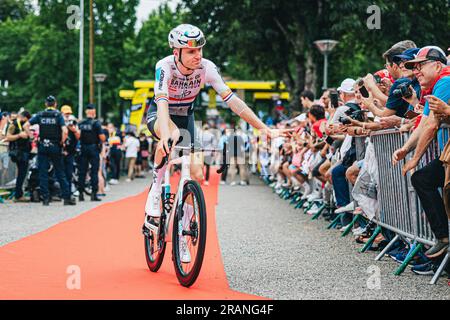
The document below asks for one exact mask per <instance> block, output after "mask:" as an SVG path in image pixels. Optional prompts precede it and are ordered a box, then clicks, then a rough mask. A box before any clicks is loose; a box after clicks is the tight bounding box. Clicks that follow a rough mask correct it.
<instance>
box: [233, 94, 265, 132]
mask: <svg viewBox="0 0 450 320" xmlns="http://www.w3.org/2000/svg"><path fill="white" fill-rule="evenodd" d="M226 103H227V105H228V106H229V107H230V109H231V111H233V112H234V113H235V114H237V115H238V116H239V117H241V118H242V119H243V120H244V121H245V122H247V123H249V124H250V125H251V126H252V127H254V128H256V129H259V130H268V128H267V126H266V125H265V124H264V123H263V122H262V121H261V120H260V119H259V118H258V116H257V115H256V114H255V113H254V112H253V110H252V109H250V107H249V106H247V104H246V103H245V102H244V101H242V100H241V98H239V97H238V96H236V95H234V94H233V96H232V97H231V98H230V99H229V100H228V101H227V102H226Z"/></svg>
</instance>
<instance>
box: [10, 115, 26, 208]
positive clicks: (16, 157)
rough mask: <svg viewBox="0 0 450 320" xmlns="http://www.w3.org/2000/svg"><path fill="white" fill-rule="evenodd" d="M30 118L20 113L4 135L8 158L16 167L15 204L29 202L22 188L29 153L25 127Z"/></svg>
mask: <svg viewBox="0 0 450 320" xmlns="http://www.w3.org/2000/svg"><path fill="white" fill-rule="evenodd" d="M30 118H31V115H30V113H29V112H28V111H23V112H21V113H20V114H19V116H18V117H17V119H15V120H14V121H12V123H11V124H10V125H9V127H8V132H7V134H6V140H7V141H8V142H9V156H10V158H11V161H12V162H14V163H15V164H16V166H17V180H16V189H15V199H14V201H15V202H28V201H29V200H28V199H26V198H25V197H24V196H23V189H22V187H23V183H24V181H25V178H26V175H27V172H28V160H29V157H30V151H31V143H30V130H29V127H28V126H26V123H27V122H28V120H30Z"/></svg>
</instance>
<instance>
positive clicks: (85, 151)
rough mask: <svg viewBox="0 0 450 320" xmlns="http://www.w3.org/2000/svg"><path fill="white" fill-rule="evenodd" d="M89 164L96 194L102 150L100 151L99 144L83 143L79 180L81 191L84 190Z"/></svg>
mask: <svg viewBox="0 0 450 320" xmlns="http://www.w3.org/2000/svg"><path fill="white" fill-rule="evenodd" d="M89 164H90V165H91V170H90V177H91V188H92V194H93V195H95V194H96V193H97V191H98V169H99V166H100V152H99V151H98V147H97V145H94V144H89V145H81V159H80V177H79V181H78V182H79V183H78V190H80V192H82V191H84V187H85V183H86V174H87V170H88V167H89Z"/></svg>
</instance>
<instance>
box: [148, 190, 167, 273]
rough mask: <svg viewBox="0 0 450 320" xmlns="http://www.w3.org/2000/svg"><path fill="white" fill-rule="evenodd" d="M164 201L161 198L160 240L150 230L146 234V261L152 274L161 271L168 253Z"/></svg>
mask: <svg viewBox="0 0 450 320" xmlns="http://www.w3.org/2000/svg"><path fill="white" fill-rule="evenodd" d="M162 199H163V197H161V204H160V208H161V213H162V214H161V218H160V221H159V232H158V239H154V237H155V234H154V233H152V232H151V231H150V230H148V232H147V233H146V232H144V245H145V259H146V261H147V266H148V268H149V269H150V271H152V272H157V271H158V270H159V268H160V267H161V264H162V262H163V260H164V254H165V252H166V241H165V235H164V225H165V219H166V215H165V213H164V212H163V203H162V201H163V200H162ZM144 228H145V226H144ZM155 241H156V243H155Z"/></svg>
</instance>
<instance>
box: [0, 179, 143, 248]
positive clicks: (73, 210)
mask: <svg viewBox="0 0 450 320" xmlns="http://www.w3.org/2000/svg"><path fill="white" fill-rule="evenodd" d="M150 176H151V175H147V178H146V179H135V180H133V181H132V182H129V183H127V182H125V178H123V179H122V180H121V182H120V184H118V185H114V186H111V191H109V192H107V196H106V197H103V198H102V199H103V201H102V202H91V201H90V196H85V201H84V202H78V201H77V205H76V206H63V203H62V202H51V203H50V206H49V207H44V206H43V205H42V204H41V203H13V202H12V201H8V202H7V203H6V204H0V246H3V245H5V244H7V243H9V242H13V241H17V240H19V239H21V238H24V237H27V236H29V235H32V234H35V233H37V232H41V231H44V230H46V229H48V228H50V227H51V226H54V225H56V224H58V223H59V222H62V221H65V220H68V219H72V218H75V217H77V216H79V215H80V214H82V213H84V212H86V211H88V210H90V209H92V208H94V207H96V206H99V205H101V204H103V203H108V202H112V201H117V200H120V199H123V198H125V197H128V196H133V195H136V194H138V193H140V192H142V191H144V190H145V188H146V187H148V186H149V185H150V178H149V177H150Z"/></svg>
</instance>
